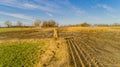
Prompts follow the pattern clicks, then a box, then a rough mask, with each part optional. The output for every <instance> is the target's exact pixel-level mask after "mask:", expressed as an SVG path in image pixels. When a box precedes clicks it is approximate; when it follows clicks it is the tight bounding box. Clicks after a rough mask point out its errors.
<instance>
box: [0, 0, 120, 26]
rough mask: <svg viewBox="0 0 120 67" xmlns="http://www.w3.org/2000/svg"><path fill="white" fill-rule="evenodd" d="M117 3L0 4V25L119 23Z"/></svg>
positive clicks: (13, 0)
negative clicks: (50, 22) (35, 21)
mask: <svg viewBox="0 0 120 67" xmlns="http://www.w3.org/2000/svg"><path fill="white" fill-rule="evenodd" d="M119 3H120V0H0V25H3V24H4V22H5V21H6V20H10V21H11V22H13V23H14V24H15V22H16V21H21V22H23V23H24V24H30V25H31V24H32V23H33V21H34V20H35V19H40V20H49V19H53V20H56V21H57V22H58V23H59V24H60V25H63V24H77V23H82V22H88V23H90V24H112V23H120V13H119V12H120V8H119V6H120V4H119Z"/></svg>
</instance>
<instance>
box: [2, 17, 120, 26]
mask: <svg viewBox="0 0 120 67" xmlns="http://www.w3.org/2000/svg"><path fill="white" fill-rule="evenodd" d="M4 24H5V25H6V27H8V28H10V27H42V28H45V27H58V26H59V24H58V23H57V22H56V21H55V20H48V21H47V20H45V21H41V20H39V19H37V20H35V21H34V22H33V25H32V26H26V25H24V24H23V23H22V22H21V21H17V22H16V25H12V22H11V21H9V20H8V21H5V22H4ZM92 26H95V27H110V26H120V24H119V23H114V24H94V25H91V24H89V23H87V22H83V23H79V24H75V25H63V26H60V27H92Z"/></svg>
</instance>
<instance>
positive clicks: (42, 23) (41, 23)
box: [4, 19, 58, 28]
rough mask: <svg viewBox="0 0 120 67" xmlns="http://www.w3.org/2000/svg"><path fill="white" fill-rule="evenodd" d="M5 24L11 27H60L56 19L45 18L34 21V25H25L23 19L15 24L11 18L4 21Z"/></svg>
mask: <svg viewBox="0 0 120 67" xmlns="http://www.w3.org/2000/svg"><path fill="white" fill-rule="evenodd" d="M4 24H5V26H6V27H8V28H10V27H44V28H45V27H58V23H57V22H56V21H55V20H48V21H47V20H45V21H41V20H39V19H37V20H35V21H34V22H33V25H32V26H27V25H24V24H23V22H21V21H17V22H16V24H15V25H13V23H12V22H11V21H9V20H7V21H5V22H4Z"/></svg>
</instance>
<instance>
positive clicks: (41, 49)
mask: <svg viewBox="0 0 120 67" xmlns="http://www.w3.org/2000/svg"><path fill="white" fill-rule="evenodd" d="M58 32H59V33H58V35H59V38H58V39H57V40H56V39H54V38H53V35H54V33H53V28H51V29H47V28H46V29H39V28H36V29H35V28H32V29H19V28H18V29H7V30H6V31H5V29H0V48H1V49H0V67H10V66H12V67H120V27H64V28H59V29H58ZM4 45H5V46H4ZM24 45H25V46H24ZM28 48H29V49H28ZM19 54H22V55H19ZM3 55H4V57H3ZM8 56H10V57H8ZM22 57H23V58H24V59H23V58H22ZM3 59H6V60H3ZM29 60H31V61H29Z"/></svg>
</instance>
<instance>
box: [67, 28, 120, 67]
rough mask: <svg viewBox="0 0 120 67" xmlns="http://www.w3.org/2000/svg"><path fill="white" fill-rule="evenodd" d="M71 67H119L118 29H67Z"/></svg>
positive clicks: (119, 39)
mask: <svg viewBox="0 0 120 67" xmlns="http://www.w3.org/2000/svg"><path fill="white" fill-rule="evenodd" d="M67 31H69V32H70V31H74V32H76V33H75V34H73V35H72V36H70V37H66V38H65V40H66V42H67V44H68V53H69V58H70V60H69V65H70V66H71V67H120V32H119V31H120V29H119V28H107V27H106V28H96V29H95V28H88V29H87V28H85V29H83V28H81V29H78V28H77V27H75V28H71V29H70V28H67Z"/></svg>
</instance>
